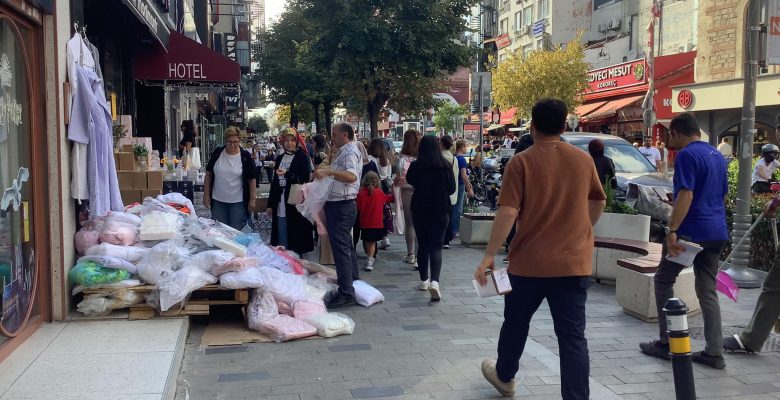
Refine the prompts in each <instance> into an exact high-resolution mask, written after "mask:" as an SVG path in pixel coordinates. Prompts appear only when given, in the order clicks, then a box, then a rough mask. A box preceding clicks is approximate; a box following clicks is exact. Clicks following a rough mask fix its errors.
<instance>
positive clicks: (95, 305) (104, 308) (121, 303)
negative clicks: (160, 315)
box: [76, 289, 143, 316]
mask: <svg viewBox="0 0 780 400" xmlns="http://www.w3.org/2000/svg"><path fill="white" fill-rule="evenodd" d="M142 301H143V298H141V296H140V295H139V294H138V293H136V292H133V291H132V290H127V289H122V290H117V291H114V292H111V293H95V294H91V295H89V296H85V297H84V300H82V301H81V302H80V303H79V304H78V305H77V306H76V309H77V310H78V312H80V313H82V314H84V315H87V316H100V315H106V314H109V313H110V312H111V310H117V309H120V308H127V307H130V306H133V305H136V304H138V303H141V302H142Z"/></svg>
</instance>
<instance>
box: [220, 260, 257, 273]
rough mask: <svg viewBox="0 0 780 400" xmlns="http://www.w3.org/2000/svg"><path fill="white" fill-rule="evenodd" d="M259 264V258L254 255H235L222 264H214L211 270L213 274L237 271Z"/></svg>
mask: <svg viewBox="0 0 780 400" xmlns="http://www.w3.org/2000/svg"><path fill="white" fill-rule="evenodd" d="M258 265H260V260H259V259H257V258H254V257H236V258H234V259H232V260H230V261H228V262H226V263H224V264H222V265H219V266H216V267H214V268H213V269H212V270H211V273H212V274H213V275H222V274H224V273H226V272H238V271H243V270H245V269H247V268H254V267H257V266H258Z"/></svg>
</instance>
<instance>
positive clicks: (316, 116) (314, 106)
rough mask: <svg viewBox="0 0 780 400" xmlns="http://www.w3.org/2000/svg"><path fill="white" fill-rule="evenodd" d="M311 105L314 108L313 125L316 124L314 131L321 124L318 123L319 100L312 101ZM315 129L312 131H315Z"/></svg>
mask: <svg viewBox="0 0 780 400" xmlns="http://www.w3.org/2000/svg"><path fill="white" fill-rule="evenodd" d="M311 106H312V108H314V125H316V126H317V129H316V131H319V129H320V127H321V126H322V125H320V122H321V121H320V102H319V101H312V102H311ZM316 131H315V132H314V133H317V132H316Z"/></svg>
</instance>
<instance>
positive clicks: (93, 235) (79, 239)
mask: <svg viewBox="0 0 780 400" xmlns="http://www.w3.org/2000/svg"><path fill="white" fill-rule="evenodd" d="M74 240H75V241H76V251H78V252H79V254H86V252H87V249H89V248H90V247H94V246H97V245H98V244H99V243H100V232H98V231H95V230H92V229H88V228H86V227H85V228H81V230H80V231H78V232H76V235H75V236H74Z"/></svg>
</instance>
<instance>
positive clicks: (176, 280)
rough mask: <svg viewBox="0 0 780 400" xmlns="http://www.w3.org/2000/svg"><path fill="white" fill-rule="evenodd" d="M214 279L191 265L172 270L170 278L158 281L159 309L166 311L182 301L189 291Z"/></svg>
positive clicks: (214, 280)
mask: <svg viewBox="0 0 780 400" xmlns="http://www.w3.org/2000/svg"><path fill="white" fill-rule="evenodd" d="M216 281H217V278H215V277H214V276H213V275H211V274H209V273H208V272H205V271H203V270H200V269H197V268H193V267H188V268H183V269H180V270H178V271H176V272H174V273H173V275H171V277H170V279H166V280H164V281H162V282H160V285H159V286H160V310H162V311H168V309H169V308H171V307H172V306H173V305H174V304H176V303H179V302H182V301H184V299H186V298H187V296H189V295H190V293H192V292H194V291H195V290H197V289H200V288H202V287H204V286H206V285H208V284H211V283H215V282H216Z"/></svg>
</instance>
